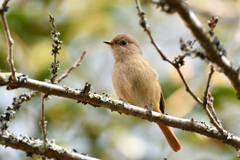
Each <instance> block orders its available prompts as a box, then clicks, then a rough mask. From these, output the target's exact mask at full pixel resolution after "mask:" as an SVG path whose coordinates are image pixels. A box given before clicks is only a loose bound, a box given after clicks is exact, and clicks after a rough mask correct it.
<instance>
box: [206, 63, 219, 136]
mask: <svg viewBox="0 0 240 160" xmlns="http://www.w3.org/2000/svg"><path fill="white" fill-rule="evenodd" d="M213 73H214V67H213V66H210V72H209V74H208V80H207V85H206V89H205V91H204V96H203V109H204V111H205V112H206V113H207V115H208V117H209V119H210V122H211V123H212V124H213V125H214V126H215V127H216V128H217V130H218V131H219V132H220V133H223V128H222V124H221V122H220V120H219V119H218V118H217V114H216V112H215V109H214V107H213V98H212V97H211V94H210V93H209V91H208V90H209V87H210V81H211V78H212V75H213ZM208 107H209V108H210V110H211V112H210V111H209V109H208Z"/></svg>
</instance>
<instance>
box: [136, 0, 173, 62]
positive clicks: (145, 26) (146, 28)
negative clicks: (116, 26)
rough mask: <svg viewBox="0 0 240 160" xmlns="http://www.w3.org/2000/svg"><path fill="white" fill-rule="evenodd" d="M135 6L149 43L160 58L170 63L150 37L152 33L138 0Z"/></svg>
mask: <svg viewBox="0 0 240 160" xmlns="http://www.w3.org/2000/svg"><path fill="white" fill-rule="evenodd" d="M136 8H137V10H138V16H139V18H140V20H139V24H140V25H141V26H142V27H143V29H144V31H146V32H147V34H148V36H149V38H150V40H151V43H152V44H153V45H154V47H155V48H156V49H157V51H158V53H159V54H160V55H161V57H162V59H163V60H164V61H167V62H169V63H172V62H171V61H170V60H169V59H168V58H167V57H166V56H165V55H164V54H163V53H162V51H161V48H160V47H159V46H158V45H157V43H155V41H154V39H153V37H152V34H151V31H150V29H149V25H148V24H147V19H146V18H145V16H144V15H145V13H144V12H143V11H142V9H141V5H140V2H139V0H136Z"/></svg>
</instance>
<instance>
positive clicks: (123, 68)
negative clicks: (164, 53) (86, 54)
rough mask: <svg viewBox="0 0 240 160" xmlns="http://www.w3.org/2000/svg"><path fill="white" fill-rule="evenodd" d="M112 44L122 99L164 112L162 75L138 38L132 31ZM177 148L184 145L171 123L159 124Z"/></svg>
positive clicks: (115, 76) (115, 78)
mask: <svg viewBox="0 0 240 160" xmlns="http://www.w3.org/2000/svg"><path fill="white" fill-rule="evenodd" d="M103 42H104V43H106V44H108V45H110V47H111V52H112V54H113V57H114V59H115V63H114V66H113V70H112V82H113V87H114V90H115V92H116V94H117V96H118V98H119V99H122V100H124V101H126V102H129V103H130V104H132V105H135V106H137V107H142V108H145V107H146V105H147V106H149V107H150V106H151V107H152V110H153V111H155V112H158V113H161V114H164V113H165V112H164V110H165V106H166V104H165V100H164V97H163V93H162V89H161V86H160V83H159V81H158V74H157V72H156V71H155V70H154V68H153V67H152V66H151V64H150V63H149V62H148V61H147V60H146V59H144V58H143V56H142V51H141V49H140V47H139V44H138V42H137V40H136V39H135V38H134V37H133V36H131V35H128V34H119V35H117V36H115V37H114V38H113V39H112V40H111V41H103ZM157 125H158V126H159V128H160V129H161V130H162V132H163V134H164V136H165V137H166V139H167V142H168V143H169V145H170V147H171V148H172V150H173V151H175V152H177V151H179V150H181V144H180V142H179V140H178V139H177V137H176V136H175V134H174V133H173V131H172V129H171V128H170V127H169V126H166V125H163V124H160V123H157Z"/></svg>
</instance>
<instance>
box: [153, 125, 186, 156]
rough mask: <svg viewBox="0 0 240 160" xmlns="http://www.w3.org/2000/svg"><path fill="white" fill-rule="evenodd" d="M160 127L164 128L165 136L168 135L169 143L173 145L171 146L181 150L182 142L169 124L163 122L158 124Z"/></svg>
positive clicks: (175, 149)
mask: <svg viewBox="0 0 240 160" xmlns="http://www.w3.org/2000/svg"><path fill="white" fill-rule="evenodd" d="M157 125H158V126H159V127H160V129H161V130H162V132H163V134H164V136H165V137H166V139H167V141H168V144H169V145H170V146H171V148H172V149H173V150H174V151H175V152H177V151H179V150H181V148H182V147H181V144H180V142H179V141H178V139H177V137H176V136H175V134H174V133H173V131H172V129H171V128H170V127H168V126H165V125H163V124H157Z"/></svg>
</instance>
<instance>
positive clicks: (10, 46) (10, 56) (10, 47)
mask: <svg viewBox="0 0 240 160" xmlns="http://www.w3.org/2000/svg"><path fill="white" fill-rule="evenodd" d="M8 2H9V0H5V1H4V2H3V4H2V8H1V9H0V14H1V17H2V21H3V27H4V31H5V35H6V38H7V41H8V58H7V61H8V64H9V67H10V70H11V73H12V80H13V81H14V82H15V81H16V76H15V71H16V69H15V68H14V61H13V43H14V41H13V39H12V37H11V34H10V30H9V27H8V23H7V19H6V15H5V12H7V10H8V6H7V4H8Z"/></svg>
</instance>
